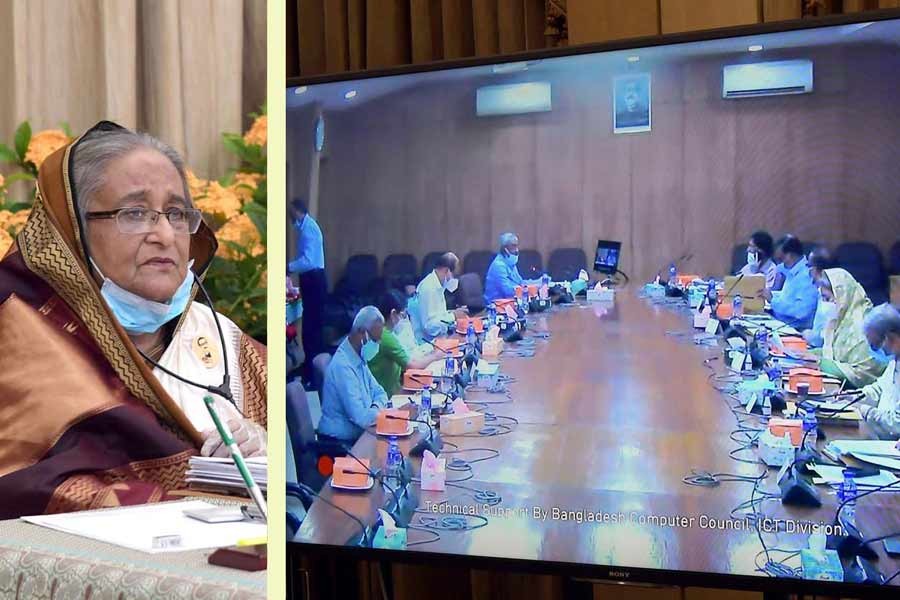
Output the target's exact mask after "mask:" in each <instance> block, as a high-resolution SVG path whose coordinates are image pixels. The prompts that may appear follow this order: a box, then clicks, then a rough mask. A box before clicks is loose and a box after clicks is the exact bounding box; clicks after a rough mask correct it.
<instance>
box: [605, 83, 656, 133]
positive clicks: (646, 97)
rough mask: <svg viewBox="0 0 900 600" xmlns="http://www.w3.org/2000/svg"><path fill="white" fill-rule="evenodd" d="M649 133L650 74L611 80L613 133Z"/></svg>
mask: <svg viewBox="0 0 900 600" xmlns="http://www.w3.org/2000/svg"><path fill="white" fill-rule="evenodd" d="M640 131H650V73H635V74H632V75H621V76H619V77H616V78H615V79H614V80H613V133H637V132H640Z"/></svg>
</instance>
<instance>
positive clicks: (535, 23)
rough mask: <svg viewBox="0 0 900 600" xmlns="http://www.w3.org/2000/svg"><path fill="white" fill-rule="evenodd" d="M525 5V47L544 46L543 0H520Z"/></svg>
mask: <svg viewBox="0 0 900 600" xmlns="http://www.w3.org/2000/svg"><path fill="white" fill-rule="evenodd" d="M522 3H523V4H524V6H525V47H526V48H527V49H529V50H534V49H536V48H544V47H545V46H546V45H547V40H546V38H544V29H545V28H546V21H545V19H546V12H545V11H546V5H545V4H544V0H522Z"/></svg>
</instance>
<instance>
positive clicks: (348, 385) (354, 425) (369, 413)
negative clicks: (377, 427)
mask: <svg viewBox="0 0 900 600" xmlns="http://www.w3.org/2000/svg"><path fill="white" fill-rule="evenodd" d="M383 333H384V317H383V316H382V315H381V312H379V310H378V309H377V308H375V307H374V306H364V307H362V308H361V309H359V312H358V313H356V317H355V318H354V319H353V326H352V327H351V329H350V334H349V335H348V336H347V337H346V338H344V341H342V342H341V343H340V345H339V346H338V349H337V351H336V352H335V353H334V357H333V358H332V359H331V362H330V363H329V364H328V369H327V370H326V371H325V382H324V384H323V385H322V417H321V419H320V420H319V429H318V434H319V438H320V439H324V440H329V441H339V442H342V443H345V444H348V445H353V444H354V443H355V442H356V440H357V438H359V436H360V435H361V434H362V432H363V430H364V429H365V428H367V427H371V426H372V425H374V424H375V419H376V417H377V416H378V411H380V410H381V409H383V408H384V407H385V406H387V402H388V395H387V394H386V393H385V391H384V388H382V387H381V384H379V383H378V381H376V380H375V377H374V376H373V375H372V371H371V370H370V369H369V365H368V363H369V361H370V360H372V359H373V358H375V357H376V356H377V355H378V352H379V349H380V343H381V339H382V335H383Z"/></svg>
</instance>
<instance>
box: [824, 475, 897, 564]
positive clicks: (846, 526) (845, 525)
mask: <svg viewBox="0 0 900 600" xmlns="http://www.w3.org/2000/svg"><path fill="white" fill-rule="evenodd" d="M895 485H900V479H897V480H896V481H894V482H893V483H888V484H886V485H881V486H878V487H877V488H874V489H871V490H868V491H866V492H863V493H862V494H858V495H857V496H856V497H855V500H859V499H860V498H864V497H866V496H868V495H869V494H874V493H875V492H880V491H882V490H885V489H887V488H889V487H893V486H895ZM848 502H850V499H849V498H848V499H847V500H844V501H843V502H841V503H840V504H839V505H838V507H837V510H836V511H835V513H834V520H833V521H832V525H840V526H841V528H842V529H843V530H844V531H845V532H847V535H837V534H832V535H829V536H828V537H827V538H826V542H825V547H826V548H829V549H831V550H837V553H838V554H839V555H840V556H841V557H843V558H850V557H853V556H861V557H863V558H865V559H867V560H878V554H876V553H875V551H874V550H872V548H871V547H870V546H869V542H870V541H871V540H867V539H866V538H864V537H863V535H862V532H860V530H859V528H858V527H857V526H856V525H854V524H853V523H850V522H849V521H847V520H846V519H845V518H844V517H843V516H842V514H841V511H843V509H844V506H846V505H847V503H848Z"/></svg>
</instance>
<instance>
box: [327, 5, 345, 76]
mask: <svg viewBox="0 0 900 600" xmlns="http://www.w3.org/2000/svg"><path fill="white" fill-rule="evenodd" d="M347 17H348V15H347V0H325V68H326V69H327V70H328V72H329V73H339V72H341V71H346V70H347V69H349V68H350V55H349V53H350V44H349V40H348V37H347Z"/></svg>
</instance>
